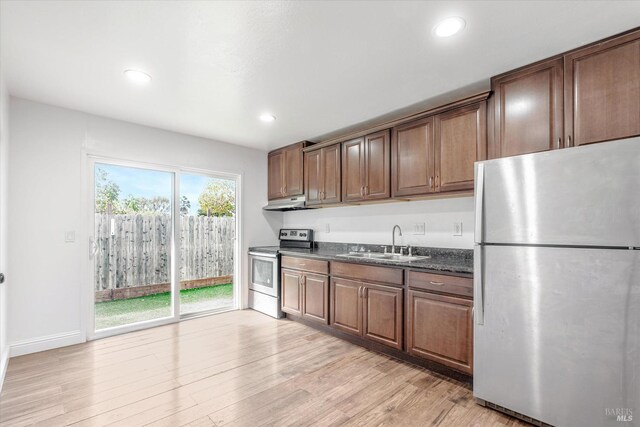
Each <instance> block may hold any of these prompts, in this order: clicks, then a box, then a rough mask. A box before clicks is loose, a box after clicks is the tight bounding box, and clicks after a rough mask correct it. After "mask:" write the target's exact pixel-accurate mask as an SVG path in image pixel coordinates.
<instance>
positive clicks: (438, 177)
mask: <svg viewBox="0 0 640 427" xmlns="http://www.w3.org/2000/svg"><path fill="white" fill-rule="evenodd" d="M439 185H440V175H436V185H435V186H434V188H435V187H438V186H439Z"/></svg>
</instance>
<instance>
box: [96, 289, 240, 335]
mask: <svg viewBox="0 0 640 427" xmlns="http://www.w3.org/2000/svg"><path fill="white" fill-rule="evenodd" d="M232 304H233V284H231V283H228V284H225V285H217V286H208V287H205V288H197V289H185V290H182V291H180V307H181V311H182V313H192V312H196V311H200V310H207V309H214V308H222V307H229V306H231V305H232ZM170 315H171V294H170V293H169V292H165V293H162V294H155V295H148V296H145V297H137V298H130V299H123V300H115V301H106V302H97V303H96V329H104V328H110V327H114V326H120V325H126V324H129V323H135V322H140V321H143V320H150V319H157V318H161V317H167V316H170Z"/></svg>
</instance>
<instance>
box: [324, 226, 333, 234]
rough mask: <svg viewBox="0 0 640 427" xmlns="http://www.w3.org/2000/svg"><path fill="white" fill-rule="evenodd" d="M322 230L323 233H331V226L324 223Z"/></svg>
mask: <svg viewBox="0 0 640 427" xmlns="http://www.w3.org/2000/svg"><path fill="white" fill-rule="evenodd" d="M324 232H325V233H331V226H329V224H325V225H324Z"/></svg>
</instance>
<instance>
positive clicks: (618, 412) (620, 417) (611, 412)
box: [604, 408, 633, 423]
mask: <svg viewBox="0 0 640 427" xmlns="http://www.w3.org/2000/svg"><path fill="white" fill-rule="evenodd" d="M604 413H605V415H606V416H607V417H611V418H613V417H615V419H616V421H619V422H623V423H630V422H631V421H633V411H632V410H631V408H605V409H604Z"/></svg>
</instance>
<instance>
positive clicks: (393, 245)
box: [391, 224, 402, 254]
mask: <svg viewBox="0 0 640 427" xmlns="http://www.w3.org/2000/svg"><path fill="white" fill-rule="evenodd" d="M396 228H397V229H398V232H399V234H398V235H399V236H402V228H400V226H399V225H397V224H396V225H394V226H393V230H391V253H392V254H395V253H396Z"/></svg>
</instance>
